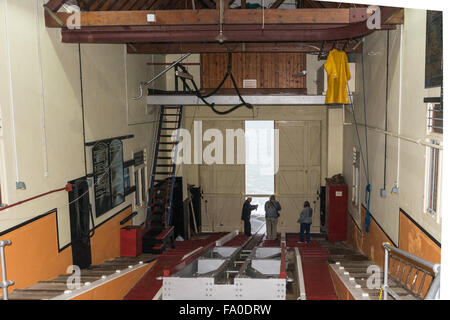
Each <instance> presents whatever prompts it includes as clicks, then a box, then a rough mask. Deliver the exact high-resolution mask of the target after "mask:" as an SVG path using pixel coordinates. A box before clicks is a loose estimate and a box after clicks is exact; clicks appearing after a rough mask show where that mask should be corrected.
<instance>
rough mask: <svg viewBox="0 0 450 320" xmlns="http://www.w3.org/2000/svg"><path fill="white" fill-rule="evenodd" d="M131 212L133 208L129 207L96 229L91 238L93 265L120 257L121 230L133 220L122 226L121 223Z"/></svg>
mask: <svg viewBox="0 0 450 320" xmlns="http://www.w3.org/2000/svg"><path fill="white" fill-rule="evenodd" d="M131 212H132V208H131V206H129V207H127V208H125V209H124V210H122V211H121V212H120V213H118V214H117V215H116V216H115V217H114V218H112V219H110V220H109V221H107V222H105V223H104V224H102V225H100V226H99V227H97V228H96V229H95V234H94V236H93V237H92V238H91V252H92V264H99V263H102V262H103V261H105V260H109V259H113V258H115V257H118V256H120V229H121V228H123V227H126V226H128V225H131V220H129V221H128V222H127V223H125V224H124V225H120V221H122V220H123V219H125V218H126V217H127V216H129V215H130V214H131Z"/></svg>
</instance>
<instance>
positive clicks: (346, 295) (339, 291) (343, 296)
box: [328, 265, 355, 300]
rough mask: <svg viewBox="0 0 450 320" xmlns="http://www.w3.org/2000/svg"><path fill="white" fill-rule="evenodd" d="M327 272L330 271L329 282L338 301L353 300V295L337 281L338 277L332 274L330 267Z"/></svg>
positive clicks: (334, 273) (339, 280)
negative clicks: (331, 283)
mask: <svg viewBox="0 0 450 320" xmlns="http://www.w3.org/2000/svg"><path fill="white" fill-rule="evenodd" d="M328 270H329V271H330V275H331V281H332V282H333V286H334V291H335V292H336V295H337V296H338V300H355V298H354V297H353V295H352V294H351V293H350V291H348V289H347V287H346V286H345V284H344V283H343V282H342V281H341V279H339V276H338V275H337V274H336V272H334V270H333V269H332V268H331V266H330V265H328Z"/></svg>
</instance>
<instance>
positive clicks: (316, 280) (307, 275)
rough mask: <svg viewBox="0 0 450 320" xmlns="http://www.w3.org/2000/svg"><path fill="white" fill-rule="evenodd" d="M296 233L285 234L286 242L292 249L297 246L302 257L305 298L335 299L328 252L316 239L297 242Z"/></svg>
mask: <svg viewBox="0 0 450 320" xmlns="http://www.w3.org/2000/svg"><path fill="white" fill-rule="evenodd" d="M298 237H299V236H298V234H288V235H286V244H287V246H288V247H290V248H291V249H293V248H294V247H298V249H299V251H300V255H301V257H302V267H303V278H304V279H305V290H306V299H307V300H337V296H336V293H335V291H334V287H333V282H332V281H331V276H330V271H329V270H328V261H327V260H328V258H329V257H330V254H329V253H328V251H327V250H325V249H323V248H322V246H321V245H320V244H319V242H317V241H316V240H311V242H310V243H297V241H298Z"/></svg>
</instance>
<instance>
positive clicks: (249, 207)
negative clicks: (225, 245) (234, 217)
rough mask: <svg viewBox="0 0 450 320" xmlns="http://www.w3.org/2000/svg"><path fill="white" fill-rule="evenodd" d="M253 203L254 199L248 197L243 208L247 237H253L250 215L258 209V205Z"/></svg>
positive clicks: (242, 218)
mask: <svg viewBox="0 0 450 320" xmlns="http://www.w3.org/2000/svg"><path fill="white" fill-rule="evenodd" d="M251 202H252V198H251V197H248V198H247V200H245V202H244V205H243V206H242V216H241V220H244V233H245V235H246V236H249V237H251V235H252V232H251V230H252V225H251V224H250V214H251V213H252V211H253V210H256V209H258V205H252V204H250V203H251Z"/></svg>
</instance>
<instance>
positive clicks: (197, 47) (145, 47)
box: [127, 40, 361, 54]
mask: <svg viewBox="0 0 450 320" xmlns="http://www.w3.org/2000/svg"><path fill="white" fill-rule="evenodd" d="M347 43H348V41H346V40H344V41H338V43H337V46H338V47H344V49H345V51H346V52H347V53H357V52H360V50H361V47H358V48H355V50H353V49H352V48H350V47H349V45H348V44H347ZM321 46H322V43H321V42H266V43H251V42H250V43H227V44H226V45H225V44H219V43H182V44H181V43H134V44H132V46H128V47H127V48H128V49H127V50H128V53H130V54H181V53H187V52H190V53H220V52H253V53H265V52H278V53H300V52H302V53H306V52H308V53H316V52H317V53H318V52H320V51H321V50H322V51H330V50H331V46H332V44H331V43H328V44H326V45H325V46H324V47H322V48H321Z"/></svg>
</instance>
